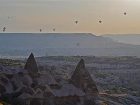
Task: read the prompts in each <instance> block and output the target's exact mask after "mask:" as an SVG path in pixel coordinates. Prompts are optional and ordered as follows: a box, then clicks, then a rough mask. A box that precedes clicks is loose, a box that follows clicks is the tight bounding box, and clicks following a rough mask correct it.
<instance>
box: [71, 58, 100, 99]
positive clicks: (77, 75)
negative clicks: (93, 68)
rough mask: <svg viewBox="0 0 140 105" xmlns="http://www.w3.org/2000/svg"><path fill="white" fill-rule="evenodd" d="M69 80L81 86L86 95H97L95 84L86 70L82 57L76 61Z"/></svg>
mask: <svg viewBox="0 0 140 105" xmlns="http://www.w3.org/2000/svg"><path fill="white" fill-rule="evenodd" d="M71 81H72V83H73V84H74V85H75V86H76V87H78V88H81V89H82V90H83V91H84V92H85V93H86V95H87V96H89V97H90V96H91V97H92V96H94V97H96V96H97V95H98V89H97V86H96V84H95V82H94V81H93V79H92V77H91V76H90V73H89V72H88V71H87V70H86V68H85V63H84V60H83V59H81V60H80V62H79V63H78V65H77V67H76V69H75V71H74V73H73V75H72V77H71Z"/></svg>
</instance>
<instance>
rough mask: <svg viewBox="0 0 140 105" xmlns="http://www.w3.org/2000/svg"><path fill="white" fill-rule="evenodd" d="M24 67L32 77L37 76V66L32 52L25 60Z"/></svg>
mask: <svg viewBox="0 0 140 105" xmlns="http://www.w3.org/2000/svg"><path fill="white" fill-rule="evenodd" d="M24 69H26V70H28V73H29V74H30V75H31V76H32V77H34V76H37V74H38V67H37V63H36V60H35V58H34V55H33V53H31V54H30V56H29V58H28V59H27V62H26V64H25V67H24Z"/></svg>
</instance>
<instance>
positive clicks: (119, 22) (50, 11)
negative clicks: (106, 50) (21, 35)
mask: <svg viewBox="0 0 140 105" xmlns="http://www.w3.org/2000/svg"><path fill="white" fill-rule="evenodd" d="M124 12H126V13H127V14H126V15H124ZM100 20H101V21H102V23H99V21H100ZM75 21H78V24H75ZM3 27H6V32H39V30H40V29H42V32H53V28H55V29H56V31H55V32H87V33H93V34H97V35H101V34H131V33H135V34H136V33H137V34H140V0H0V32H2V29H3Z"/></svg>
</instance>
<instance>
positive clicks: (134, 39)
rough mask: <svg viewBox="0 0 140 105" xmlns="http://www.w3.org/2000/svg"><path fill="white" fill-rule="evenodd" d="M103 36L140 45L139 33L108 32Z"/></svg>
mask: <svg viewBox="0 0 140 105" xmlns="http://www.w3.org/2000/svg"><path fill="white" fill-rule="evenodd" d="M103 36H104V37H107V38H111V39H113V40H115V41H118V42H122V43H127V44H134V45H140V34H108V35H103Z"/></svg>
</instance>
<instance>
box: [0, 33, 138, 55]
mask: <svg viewBox="0 0 140 105" xmlns="http://www.w3.org/2000/svg"><path fill="white" fill-rule="evenodd" d="M30 52H33V53H35V55H36V56H43V55H48V56H76V55H80V56H90V55H92V56H140V45H131V44H124V43H119V42H117V41H114V40H112V39H111V38H108V37H103V36H96V35H93V34H91V33H1V34H0V55H1V56H3V55H5V56H16V55H18V56H27V55H28V54H29V53H30Z"/></svg>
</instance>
